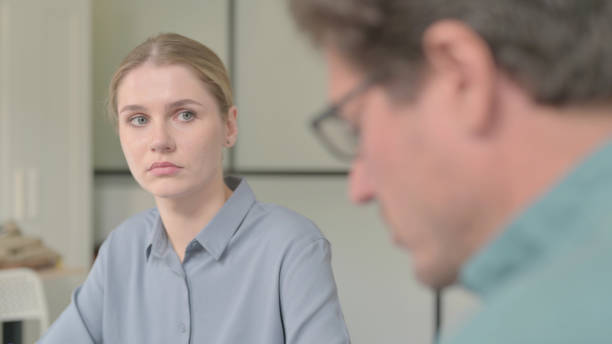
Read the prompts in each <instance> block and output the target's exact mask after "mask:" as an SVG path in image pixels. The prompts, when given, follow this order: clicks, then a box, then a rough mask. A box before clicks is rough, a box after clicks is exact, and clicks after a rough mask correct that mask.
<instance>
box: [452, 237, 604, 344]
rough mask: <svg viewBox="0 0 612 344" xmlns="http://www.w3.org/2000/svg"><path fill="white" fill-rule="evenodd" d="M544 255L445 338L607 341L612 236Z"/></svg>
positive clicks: (459, 341)
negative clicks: (540, 260) (455, 333)
mask: <svg viewBox="0 0 612 344" xmlns="http://www.w3.org/2000/svg"><path fill="white" fill-rule="evenodd" d="M575 246H576V247H575V248H574V249H567V250H562V251H559V252H557V253H556V254H555V255H551V257H549V258H545V259H543V261H542V263H541V264H537V265H535V266H532V267H531V269H530V270H529V271H527V272H525V273H524V274H521V275H520V276H519V277H517V278H515V279H513V280H511V281H508V282H507V283H506V284H505V285H504V286H503V287H502V288H501V289H500V290H499V291H497V292H495V294H493V295H491V296H490V297H488V299H487V300H485V302H484V304H483V307H482V310H481V311H480V313H478V314H476V315H475V316H474V318H473V319H471V320H470V321H469V322H468V323H467V325H466V326H465V327H464V328H462V329H461V330H460V331H459V332H458V333H457V335H456V336H454V337H453V336H451V337H449V339H451V340H448V341H443V343H444V344H463V343H485V342H489V343H501V344H503V343H555V344H557V343H603V342H607V341H609V340H610V338H612V326H609V319H611V318H612V298H610V290H612V274H610V273H609V271H610V266H612V241H611V240H610V239H609V237H599V238H598V240H596V239H595V238H593V239H592V241H589V242H582V243H580V244H578V243H577V244H576V245H575Z"/></svg>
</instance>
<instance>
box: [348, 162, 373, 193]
mask: <svg viewBox="0 0 612 344" xmlns="http://www.w3.org/2000/svg"><path fill="white" fill-rule="evenodd" d="M369 178H370V177H369V176H368V175H367V173H366V169H365V164H364V161H363V160H361V159H360V158H357V159H355V160H354V161H353V164H352V166H351V172H350V174H349V198H350V200H351V202H353V203H358V204H359V203H367V202H369V201H371V200H373V199H374V188H373V187H372V183H371V181H370V179H369Z"/></svg>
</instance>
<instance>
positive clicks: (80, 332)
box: [40, 177, 350, 344]
mask: <svg viewBox="0 0 612 344" xmlns="http://www.w3.org/2000/svg"><path fill="white" fill-rule="evenodd" d="M226 183H227V184H228V186H230V188H232V189H234V194H233V195H232V196H231V197H230V198H229V199H228V200H227V202H226V203H225V205H224V206H223V208H222V209H221V210H220V211H219V212H218V213H217V214H216V216H215V217H214V218H213V220H212V221H211V222H210V223H209V224H208V225H207V226H206V227H205V228H204V229H203V230H202V231H201V232H200V233H199V234H198V235H197V236H196V238H195V239H193V241H192V242H191V243H190V244H189V245H188V247H187V249H186V252H185V258H184V261H183V263H181V262H180V260H179V258H178V256H177V254H176V253H175V252H174V250H173V249H172V246H171V245H170V243H169V241H168V238H167V236H166V232H165V229H164V227H163V224H162V222H161V218H160V216H159V213H158V211H157V210H156V209H151V210H149V211H146V212H144V213H141V214H138V215H136V216H134V217H132V218H130V219H128V220H127V221H125V222H124V223H123V224H121V225H120V226H119V227H118V228H117V229H115V230H114V231H113V232H112V233H111V234H110V235H109V237H108V238H107V240H106V241H105V242H104V244H103V245H102V247H101V249H100V253H99V255H98V258H97V259H96V261H95V263H94V265H93V267H92V270H91V272H90V273H89V276H88V277H87V280H86V281H85V283H84V284H83V285H82V286H81V287H79V288H78V289H77V290H76V291H75V292H74V294H73V297H72V303H71V304H70V305H69V306H68V308H67V309H66V310H65V311H64V312H63V313H62V315H61V316H60V318H59V319H58V320H57V321H56V322H55V323H54V324H53V325H52V326H51V327H50V329H49V331H47V333H46V334H45V336H44V337H43V338H42V339H41V340H40V343H45V344H48V343H58V344H59V343H61V344H65V343H113V344H115V343H163V344H167V343H173V344H174V343H235V344H245V343H249V344H257V343H261V344H276V343H278V344H280V343H290V344H298V343H303V344H323V343H349V342H350V339H349V335H348V332H347V329H346V326H345V323H344V319H343V316H342V311H341V309H340V304H339V302H338V295H337V291H336V285H335V282H334V277H333V274H332V269H331V265H330V259H331V252H330V247H329V243H328V241H327V240H326V239H325V238H324V237H323V235H322V234H321V232H320V231H319V230H318V229H317V227H316V226H315V225H314V224H313V223H312V222H310V221H309V220H308V219H306V218H304V217H303V216H301V215H299V214H296V213H294V212H292V211H290V210H288V209H285V208H282V207H279V206H276V205H271V204H264V203H261V202H258V201H257V200H256V199H255V196H254V195H253V192H252V191H251V189H250V188H249V186H248V184H247V183H246V181H243V180H240V179H237V178H231V177H230V178H227V179H226Z"/></svg>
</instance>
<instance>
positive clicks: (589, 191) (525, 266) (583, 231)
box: [459, 141, 612, 300]
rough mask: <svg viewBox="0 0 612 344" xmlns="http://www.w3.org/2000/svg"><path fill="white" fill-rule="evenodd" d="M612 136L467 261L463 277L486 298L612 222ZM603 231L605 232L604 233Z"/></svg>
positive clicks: (597, 232)
mask: <svg viewBox="0 0 612 344" xmlns="http://www.w3.org/2000/svg"><path fill="white" fill-rule="evenodd" d="M611 176H612V141H608V142H607V143H606V144H605V145H604V146H603V147H602V148H601V149H598V150H597V151H595V152H594V153H593V154H591V155H590V156H588V157H587V158H586V159H584V161H583V162H582V163H581V164H578V165H577V167H575V168H574V169H573V170H572V171H570V172H569V173H568V174H567V175H566V176H565V177H564V178H562V179H561V180H560V181H559V183H557V185H555V186H554V187H553V188H551V189H550V190H549V191H548V192H546V193H545V194H544V195H543V196H541V197H540V198H539V199H538V200H536V201H535V202H534V203H533V204H532V205H531V206H529V207H528V208H527V209H526V210H525V211H524V212H523V213H522V214H519V215H518V217H517V218H516V219H515V220H514V221H512V222H511V223H510V225H509V226H508V227H507V228H506V229H505V230H504V231H503V232H501V233H500V234H499V236H498V237H497V238H496V239H494V240H493V241H492V242H491V243H490V244H489V245H487V246H486V247H484V248H483V249H482V250H481V251H480V252H478V253H476V254H475V255H474V256H473V257H472V258H471V259H470V260H469V261H468V262H467V264H465V265H464V266H463V268H462V270H461V273H460V278H459V279H460V281H461V284H462V285H463V286H465V287H466V288H467V289H469V290H472V291H473V292H475V293H477V294H478V295H480V296H481V297H484V299H485V300H486V299H488V298H490V297H491V296H493V295H494V294H496V292H497V291H500V290H501V289H503V287H504V286H505V285H507V282H509V281H510V280H512V279H513V278H514V277H517V276H518V275H519V272H520V273H525V272H527V271H528V270H529V269H531V268H533V267H535V266H537V265H539V264H543V263H545V262H546V261H547V260H548V259H550V258H551V257H552V258H553V259H554V257H555V251H556V250H560V249H563V248H568V247H570V246H571V245H573V243H575V239H577V238H581V237H583V236H595V237H597V236H598V235H600V234H601V235H604V234H605V233H607V231H609V228H610V226H612V213H611V212H610V205H609V204H610V197H611V195H612V177H611ZM602 233H603V234H602Z"/></svg>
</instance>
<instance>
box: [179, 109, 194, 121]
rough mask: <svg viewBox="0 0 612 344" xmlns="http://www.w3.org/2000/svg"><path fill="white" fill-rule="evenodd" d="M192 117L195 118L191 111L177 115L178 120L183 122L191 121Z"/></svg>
mask: <svg viewBox="0 0 612 344" xmlns="http://www.w3.org/2000/svg"><path fill="white" fill-rule="evenodd" d="M193 117H195V115H194V113H193V112H191V111H182V112H180V113H179V115H178V118H179V120H181V121H183V122H187V121H191V120H192V119H193Z"/></svg>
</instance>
